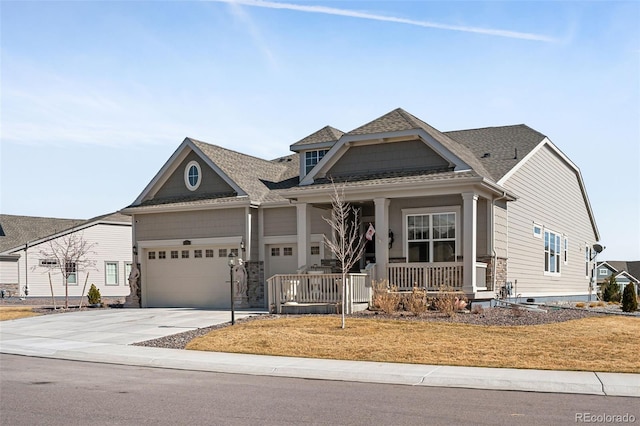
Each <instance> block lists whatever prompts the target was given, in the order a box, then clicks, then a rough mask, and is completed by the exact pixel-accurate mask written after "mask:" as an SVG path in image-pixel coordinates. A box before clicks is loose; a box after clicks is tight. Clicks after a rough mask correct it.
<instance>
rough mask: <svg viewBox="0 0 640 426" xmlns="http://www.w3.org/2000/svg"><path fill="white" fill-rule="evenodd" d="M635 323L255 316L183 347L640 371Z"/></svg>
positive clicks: (638, 323) (639, 328)
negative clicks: (482, 323) (504, 323)
mask: <svg viewBox="0 0 640 426" xmlns="http://www.w3.org/2000/svg"><path fill="white" fill-rule="evenodd" d="M639 336H640V319H638V318H629V317H622V316H609V317H593V318H584V319H579V320H572V321H566V322H560V323H553V324H545V325H532V326H480V325H467V324H455V323H453V324H452V323H440V322H425V321H402V320H381V319H359V318H358V319H356V318H354V319H348V320H347V326H346V328H345V329H342V328H341V327H340V319H339V318H338V317H335V316H300V317H288V318H276V319H257V320H253V321H247V322H243V323H239V324H236V325H235V326H229V327H224V328H220V329H217V330H214V331H212V332H210V333H208V334H207V335H205V336H201V337H198V338H196V339H194V340H192V341H191V342H190V343H189V344H188V345H187V349H192V350H201V351H215V352H233V353H246V354H258V355H276V356H292V357H304V358H326V359H341V360H357V361H375V362H398V363H412V364H430V365H453V366H470V367H498V368H524V369H541V370H571V371H599V372H616V373H640V358H639V357H638V337H639Z"/></svg>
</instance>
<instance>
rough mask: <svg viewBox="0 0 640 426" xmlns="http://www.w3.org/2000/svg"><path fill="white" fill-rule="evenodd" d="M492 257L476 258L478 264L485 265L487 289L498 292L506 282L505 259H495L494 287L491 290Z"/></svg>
mask: <svg viewBox="0 0 640 426" xmlns="http://www.w3.org/2000/svg"><path fill="white" fill-rule="evenodd" d="M493 260H494V257H493V256H483V257H479V258H478V262H483V263H486V264H487V288H488V289H490V290H495V291H497V290H500V288H502V286H504V285H505V283H506V282H507V258H506V257H496V258H495V260H496V287H495V288H491V286H492V285H493Z"/></svg>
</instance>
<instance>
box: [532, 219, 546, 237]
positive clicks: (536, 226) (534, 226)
mask: <svg viewBox="0 0 640 426" xmlns="http://www.w3.org/2000/svg"><path fill="white" fill-rule="evenodd" d="M536 230H538V231H539V232H538V233H537V234H536ZM543 230H544V227H543V226H542V225H540V224H538V223H536V222H533V227H532V229H531V231H532V232H533V236H534V237H536V238H542V233H543Z"/></svg>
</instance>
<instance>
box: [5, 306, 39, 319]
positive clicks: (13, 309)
mask: <svg viewBox="0 0 640 426" xmlns="http://www.w3.org/2000/svg"><path fill="white" fill-rule="evenodd" d="M38 315H40V314H38V313H36V312H33V309H32V308H30V307H25V306H0V321H9V320H15V319H20V318H28V317H35V316H38Z"/></svg>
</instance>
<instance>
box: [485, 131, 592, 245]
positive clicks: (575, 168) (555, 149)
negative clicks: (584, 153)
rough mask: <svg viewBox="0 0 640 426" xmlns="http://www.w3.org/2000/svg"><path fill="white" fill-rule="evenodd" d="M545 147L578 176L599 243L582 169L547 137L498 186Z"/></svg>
mask: <svg viewBox="0 0 640 426" xmlns="http://www.w3.org/2000/svg"><path fill="white" fill-rule="evenodd" d="M545 145H546V146H548V147H549V148H550V149H551V150H552V151H553V152H555V153H556V155H558V157H560V159H561V160H562V161H564V162H565V163H566V164H567V165H568V166H569V167H570V168H571V169H573V171H574V173H575V174H576V176H577V178H578V185H579V186H580V191H581V192H582V197H583V198H584V203H585V206H586V207H587V213H588V214H589V219H590V220H591V226H592V227H593V233H594V237H595V240H596V241H599V240H600V232H599V231H598V226H597V225H596V219H595V216H594V215H593V210H592V209H591V202H589V196H588V195H587V190H586V187H585V185H584V180H583V179H582V173H581V172H580V169H579V168H578V166H576V165H575V164H574V163H573V162H572V161H571V160H570V159H569V157H567V156H566V155H565V154H564V153H563V152H562V151H560V148H558V147H557V146H555V145H554V144H553V142H551V141H550V140H549V138H547V137H545V138H544V139H542V141H541V142H540V143H539V144H538V145H537V146H536V147H535V148H533V149H532V150H531V151H530V152H529V153H528V154H527V155H525V156H524V157H523V158H522V160H520V161H519V162H518V164H516V165H515V166H514V167H513V168H512V169H511V170H509V171H508V172H507V173H506V174H505V175H504V176H502V178H500V180H498V182H497V183H498V185H504V184H505V182H506V181H507V180H509V178H511V176H513V175H514V174H515V173H516V172H517V171H518V170H520V168H521V167H522V166H524V164H526V162H527V161H529V159H530V158H531V157H533V156H534V155H536V154H537V153H538V151H540V150H541V149H542V148H543V147H544V146H545Z"/></svg>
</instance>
